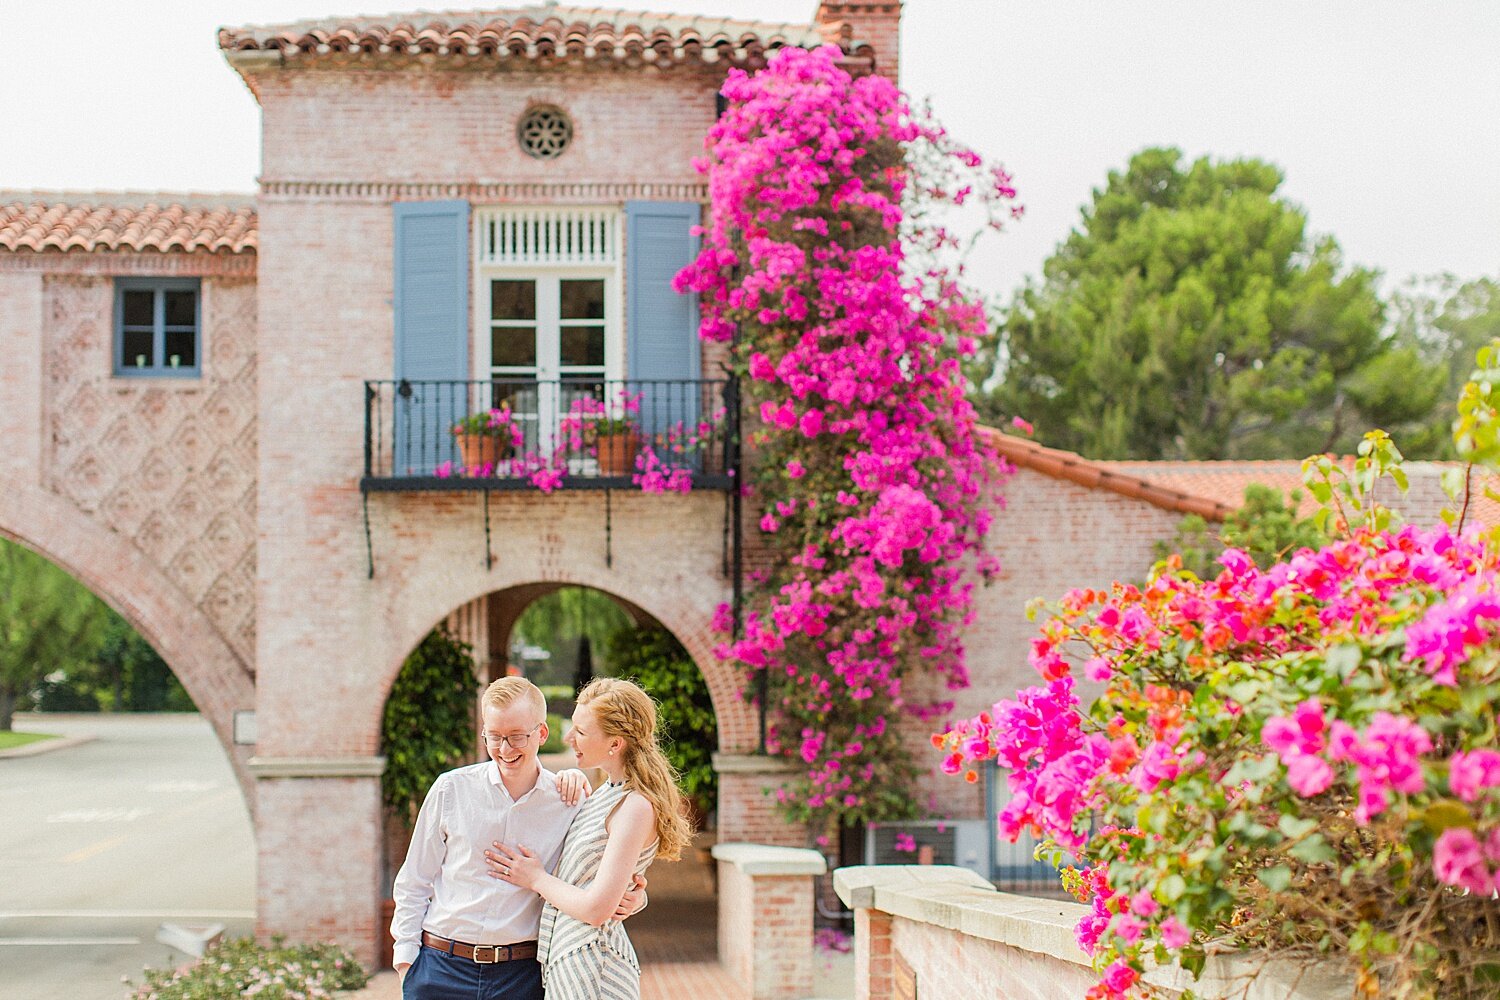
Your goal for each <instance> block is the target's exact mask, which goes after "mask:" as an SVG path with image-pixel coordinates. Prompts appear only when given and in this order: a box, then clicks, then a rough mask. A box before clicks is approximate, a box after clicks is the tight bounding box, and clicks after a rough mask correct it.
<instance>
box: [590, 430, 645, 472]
mask: <svg viewBox="0 0 1500 1000" xmlns="http://www.w3.org/2000/svg"><path fill="white" fill-rule="evenodd" d="M640 450H641V436H640V435H639V434H637V433H636V432H635V431H618V432H616V433H614V434H600V435H599V473H600V474H601V475H605V476H628V475H631V474H632V473H634V472H635V456H636V453H637V452H639V451H640Z"/></svg>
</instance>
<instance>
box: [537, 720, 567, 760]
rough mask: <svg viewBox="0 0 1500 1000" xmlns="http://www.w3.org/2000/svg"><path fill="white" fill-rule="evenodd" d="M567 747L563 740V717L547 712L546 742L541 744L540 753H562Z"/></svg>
mask: <svg viewBox="0 0 1500 1000" xmlns="http://www.w3.org/2000/svg"><path fill="white" fill-rule="evenodd" d="M566 749H568V745H567V744H566V743H564V742H563V717H562V716H560V715H554V714H552V713H551V712H548V713H547V742H546V743H543V744H542V751H541V752H542V753H562V752H563V751H564V750H566Z"/></svg>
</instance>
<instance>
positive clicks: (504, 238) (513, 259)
mask: <svg viewBox="0 0 1500 1000" xmlns="http://www.w3.org/2000/svg"><path fill="white" fill-rule="evenodd" d="M476 215H477V223H478V232H479V263H480V264H481V265H499V266H513V265H518V264H520V265H569V264H590V265H606V266H613V265H614V264H615V262H616V261H617V260H618V259H619V234H620V213H619V211H618V210H616V209H612V208H492V209H484V210H481V211H479V212H478V213H476Z"/></svg>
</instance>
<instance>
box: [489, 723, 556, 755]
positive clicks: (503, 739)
mask: <svg viewBox="0 0 1500 1000" xmlns="http://www.w3.org/2000/svg"><path fill="white" fill-rule="evenodd" d="M542 725H543V724H542V723H540V722H538V723H537V724H536V725H534V726H532V727H531V728H530V729H528V730H527V731H526V732H524V733H511V734H510V735H508V736H507V735H503V734H501V733H485V734H484V742H485V745H486V746H492V747H497V746H499V745H500V744H502V743H504V744H505V745H506V746H508V747H511V748H512V749H515V750H519V749H521V748H522V747H524V746H525V745H526V744H527V742H528V741H529V740H530V739H531V734H532V733H534V732H536V731H537V730H538V729H541V728H542Z"/></svg>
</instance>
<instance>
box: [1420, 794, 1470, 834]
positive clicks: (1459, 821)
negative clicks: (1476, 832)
mask: <svg viewBox="0 0 1500 1000" xmlns="http://www.w3.org/2000/svg"><path fill="white" fill-rule="evenodd" d="M1414 818H1415V819H1418V820H1420V821H1421V822H1422V823H1423V824H1424V825H1425V826H1426V827H1427V829H1429V830H1431V831H1432V832H1433V833H1442V832H1443V831H1444V830H1447V829H1451V828H1453V827H1464V828H1466V829H1473V827H1474V817H1473V815H1472V814H1470V812H1469V810H1468V808H1467V807H1465V806H1464V804H1463V803H1462V802H1459V801H1458V800H1457V799H1439V800H1438V801H1436V802H1434V803H1432V804H1431V805H1429V806H1428V807H1427V808H1426V809H1423V810H1422V811H1421V812H1419V813H1417V814H1416V816H1415V817H1414Z"/></svg>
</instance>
